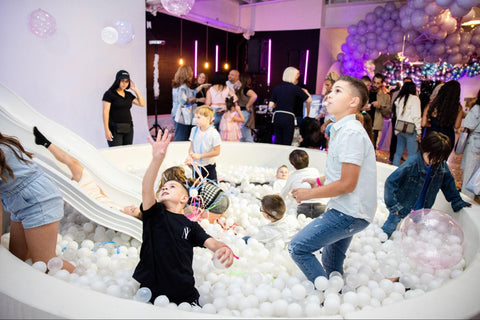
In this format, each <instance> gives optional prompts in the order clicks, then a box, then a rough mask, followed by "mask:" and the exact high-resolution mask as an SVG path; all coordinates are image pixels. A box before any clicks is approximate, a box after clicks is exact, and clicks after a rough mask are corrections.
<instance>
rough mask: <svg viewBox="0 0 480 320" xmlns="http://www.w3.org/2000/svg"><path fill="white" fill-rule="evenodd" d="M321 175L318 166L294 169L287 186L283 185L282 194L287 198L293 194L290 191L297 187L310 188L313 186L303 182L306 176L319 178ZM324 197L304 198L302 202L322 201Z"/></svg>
mask: <svg viewBox="0 0 480 320" xmlns="http://www.w3.org/2000/svg"><path fill="white" fill-rule="evenodd" d="M318 177H320V173H319V172H318V170H317V168H303V169H299V170H295V171H293V172H292V173H291V174H290V176H289V177H288V180H287V182H286V183H285V186H284V187H283V189H282V191H281V192H280V196H281V197H282V198H283V199H286V198H287V197H288V196H291V194H290V192H291V191H292V190H293V189H297V188H305V189H310V188H311V186H310V184H309V183H307V182H302V181H303V179H305V178H318ZM321 202H324V201H322V198H314V199H309V200H304V201H302V202H301V203H321Z"/></svg>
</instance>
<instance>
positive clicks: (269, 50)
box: [267, 39, 272, 86]
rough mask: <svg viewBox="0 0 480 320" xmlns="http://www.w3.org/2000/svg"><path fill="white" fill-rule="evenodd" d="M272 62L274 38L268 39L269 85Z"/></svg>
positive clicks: (268, 84) (268, 82)
mask: <svg viewBox="0 0 480 320" xmlns="http://www.w3.org/2000/svg"><path fill="white" fill-rule="evenodd" d="M271 63H272V39H268V65H267V86H270V67H271Z"/></svg>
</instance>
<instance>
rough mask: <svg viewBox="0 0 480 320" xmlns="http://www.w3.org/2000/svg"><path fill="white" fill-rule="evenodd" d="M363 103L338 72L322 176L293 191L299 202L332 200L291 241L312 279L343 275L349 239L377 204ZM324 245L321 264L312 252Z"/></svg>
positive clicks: (362, 92) (354, 82) (360, 89)
mask: <svg viewBox="0 0 480 320" xmlns="http://www.w3.org/2000/svg"><path fill="white" fill-rule="evenodd" d="M366 101H368V90H367V87H366V86H365V84H363V82H361V81H360V80H359V79H357V78H353V77H350V76H342V77H340V79H339V80H338V81H337V82H335V84H334V86H333V89H332V92H331V93H330V94H329V95H328V97H327V99H326V102H327V110H328V112H329V113H331V114H332V115H333V116H334V117H335V119H336V122H335V123H334V124H333V125H332V128H331V132H330V142H329V150H328V155H327V162H326V167H325V176H324V177H319V178H316V179H315V178H310V179H305V181H306V182H308V183H310V185H311V186H312V188H311V189H294V190H293V191H292V195H293V196H294V198H295V199H296V200H297V202H301V201H304V200H307V199H312V198H331V199H330V201H329V202H328V204H327V210H326V211H325V213H324V214H323V215H321V216H320V217H318V218H316V219H315V220H313V221H312V222H310V224H308V225H307V226H306V227H305V228H303V229H302V230H301V231H300V232H299V233H298V234H297V235H296V236H295V237H294V238H293V239H292V241H291V242H290V245H289V247H288V250H289V252H290V255H291V257H292V259H293V260H294V261H295V263H296V264H297V265H298V266H299V268H300V269H301V270H302V271H303V273H304V274H305V275H306V277H307V278H308V280H310V281H311V282H314V281H315V279H316V278H317V277H319V276H324V277H327V278H328V276H329V274H330V273H331V272H333V271H338V272H340V273H342V274H343V262H344V260H345V254H346V252H347V250H348V247H349V245H350V242H351V241H352V237H353V235H354V234H355V233H357V232H360V231H361V230H363V229H365V228H366V227H367V226H368V225H369V224H370V223H371V222H372V220H373V217H374V216H375V211H376V206H377V191H376V189H377V171H376V160H375V150H374V149H373V146H372V142H371V140H370V138H369V137H368V134H367V133H366V131H365V129H364V128H363V126H362V124H361V123H360V122H359V121H358V120H356V119H355V113H356V112H357V111H358V110H359V108H360V107H362V106H363V105H365V103H366ZM321 248H323V252H322V263H320V261H318V259H317V258H316V257H315V255H314V254H313V253H314V252H315V251H317V250H320V249H321Z"/></svg>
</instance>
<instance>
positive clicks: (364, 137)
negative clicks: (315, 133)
mask: <svg viewBox="0 0 480 320" xmlns="http://www.w3.org/2000/svg"><path fill="white" fill-rule="evenodd" d="M342 163H352V164H356V165H358V166H360V174H359V177H358V182H357V186H356V187H355V189H354V190H353V191H352V192H350V193H345V194H342V195H339V196H337V197H333V198H330V201H329V202H328V204H327V209H330V208H333V209H336V210H338V211H340V212H342V213H344V214H348V215H349V216H352V217H355V218H360V219H365V220H367V221H368V222H372V220H373V217H374V216H375V211H376V209H377V165H376V159H375V150H374V149H373V145H372V141H371V140H370V138H369V137H368V134H367V132H366V131H365V128H364V127H363V126H362V124H361V123H360V122H359V121H358V120H356V119H355V115H354V114H351V115H348V116H345V117H344V118H342V119H341V120H340V121H338V122H335V123H334V124H333V125H332V128H331V129H330V142H329V144H328V155H327V163H326V166H325V177H326V180H325V185H327V184H329V183H332V182H334V181H337V180H339V179H340V177H341V174H342Z"/></svg>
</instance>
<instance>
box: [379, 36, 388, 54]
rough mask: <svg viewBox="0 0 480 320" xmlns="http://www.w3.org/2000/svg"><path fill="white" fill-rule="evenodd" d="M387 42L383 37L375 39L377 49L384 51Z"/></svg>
mask: <svg viewBox="0 0 480 320" xmlns="http://www.w3.org/2000/svg"><path fill="white" fill-rule="evenodd" d="M387 46H388V42H387V41H386V40H384V39H378V40H377V50H378V51H382V52H385V51H386V50H387Z"/></svg>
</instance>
